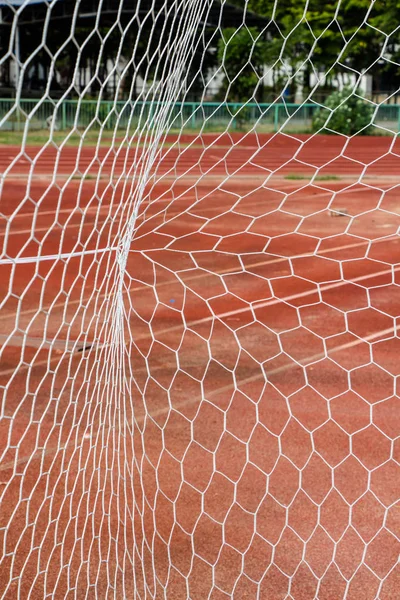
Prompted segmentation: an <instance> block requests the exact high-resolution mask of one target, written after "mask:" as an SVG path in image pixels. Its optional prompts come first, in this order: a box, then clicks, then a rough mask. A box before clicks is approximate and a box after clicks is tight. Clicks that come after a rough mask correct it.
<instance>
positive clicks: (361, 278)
mask: <svg viewBox="0 0 400 600" xmlns="http://www.w3.org/2000/svg"><path fill="white" fill-rule="evenodd" d="M397 271H400V267H397V268H394V269H385V270H384V271H377V272H376V273H369V274H368V275H359V276H358V277H354V278H353V279H346V280H340V281H336V282H335V283H328V284H326V285H322V286H317V288H316V289H312V290H307V291H306V292H298V293H297V294H291V295H290V296H284V297H283V298H277V297H275V298H272V299H269V300H265V301H264V302H260V303H258V302H253V303H251V304H250V305H248V306H245V307H244V308H237V309H235V310H230V311H227V312H224V313H220V314H212V315H210V316H208V317H203V318H202V319H197V320H195V321H189V322H188V323H187V327H191V326H193V325H202V324H203V323H208V322H209V321H213V320H214V319H224V318H226V317H233V316H236V315H239V314H243V313H247V312H252V313H253V312H254V311H256V310H258V309H260V308H266V307H268V306H274V305H276V304H281V303H285V302H290V301H291V300H297V299H300V298H306V297H307V296H312V295H313V294H318V295H320V294H321V293H322V292H326V291H329V290H332V289H335V288H339V287H343V286H346V285H349V284H350V283H358V282H359V281H365V280H367V279H372V278H374V277H379V276H381V275H388V274H391V273H393V272H397ZM320 302H323V300H320ZM180 329H182V325H174V326H173V327H168V328H166V329H160V330H159V331H157V332H156V336H158V335H160V334H161V335H163V334H164V333H170V332H172V331H179V330H180ZM147 337H149V334H145V335H142V336H138V337H136V340H141V339H146V338H147Z"/></svg>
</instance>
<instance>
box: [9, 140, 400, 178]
mask: <svg viewBox="0 0 400 600" xmlns="http://www.w3.org/2000/svg"><path fill="white" fill-rule="evenodd" d="M166 142H167V143H168V144H172V146H171V147H170V148H167V149H165V148H164V149H163V151H162V153H160V154H159V155H158V156H157V158H156V160H155V163H154V164H153V165H152V168H153V169H154V168H155V167H157V170H158V172H159V173H160V174H165V173H171V175H174V176H176V175H183V174H186V175H193V176H196V177H198V176H199V175H201V174H203V173H208V174H215V175H221V174H226V173H227V174H230V175H232V174H234V173H240V174H253V175H254V174H259V175H263V176H267V175H269V174H270V173H271V172H274V173H276V174H277V175H280V174H283V175H284V174H287V173H304V174H305V173H306V174H313V173H315V172H316V171H317V170H318V174H319V175H324V174H325V175H332V174H335V175H342V176H344V175H357V176H360V175H361V174H362V173H363V175H365V176H371V177H376V176H382V175H386V176H391V177H392V176H394V175H395V174H396V173H398V172H399V171H400V141H399V140H398V139H397V138H395V139H393V138H392V137H373V138H372V137H357V138H353V139H348V138H346V137H341V136H306V135H283V134H275V135H270V134H257V135H256V134H254V133H251V134H231V135H228V134H223V135H216V134H210V135H203V136H202V137H200V136H189V135H182V136H181V137H180V138H179V140H178V139H177V138H176V137H174V136H169V137H168V138H167V139H166ZM175 143H176V144H175ZM174 144H175V145H174ZM147 160H148V157H147V155H146V153H145V152H144V151H143V149H142V148H136V147H131V148H128V147H127V146H126V145H124V144H122V145H120V147H118V144H115V145H114V147H113V148H107V147H100V148H99V149H98V150H97V149H96V148H95V147H88V146H85V145H83V147H82V148H76V147H70V146H65V147H63V148H61V149H56V148H55V147H54V145H53V144H51V145H49V146H48V147H47V148H39V147H29V148H27V149H26V150H25V152H23V153H20V148H19V147H12V146H8V147H3V148H1V149H0V171H1V172H3V173H4V172H6V171H7V173H8V174H9V175H10V176H20V175H23V174H28V173H29V172H30V170H31V169H33V171H32V172H33V173H34V174H35V175H43V174H51V173H56V174H57V175H73V174H79V173H86V172H87V173H91V174H96V173H99V172H100V173H101V174H102V175H104V176H108V175H109V174H110V173H113V174H114V175H119V174H121V173H124V174H130V175H140V170H141V169H143V168H144V166H145V165H146V161H147Z"/></svg>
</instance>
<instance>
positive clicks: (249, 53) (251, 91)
mask: <svg viewBox="0 0 400 600" xmlns="http://www.w3.org/2000/svg"><path fill="white" fill-rule="evenodd" d="M217 57H218V61H219V63H220V64H222V65H223V68H224V72H225V78H224V83H223V90H224V93H225V94H226V96H227V98H228V100H229V101H231V102H247V101H248V100H250V99H251V98H256V99H259V98H260V96H261V94H262V73H263V65H264V62H265V60H264V59H265V42H264V41H263V40H262V39H261V38H260V34H259V31H258V30H257V29H256V28H255V27H245V26H242V27H240V28H239V29H235V28H234V27H227V28H226V29H223V30H222V37H221V39H220V40H219V42H218V51H217Z"/></svg>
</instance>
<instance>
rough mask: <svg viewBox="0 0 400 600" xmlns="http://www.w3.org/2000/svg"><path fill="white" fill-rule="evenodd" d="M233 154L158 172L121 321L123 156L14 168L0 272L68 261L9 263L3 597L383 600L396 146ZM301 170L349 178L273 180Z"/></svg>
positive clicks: (322, 141) (391, 442)
mask: <svg viewBox="0 0 400 600" xmlns="http://www.w3.org/2000/svg"><path fill="white" fill-rule="evenodd" d="M298 140H300V142H305V143H304V145H303V146H301V143H300V146H299V141H298ZM170 141H171V142H172V140H170ZM191 142H193V144H194V146H196V147H190V143H191ZM233 142H234V144H236V146H235V147H234V148H233V149H232V150H231V149H230V148H231V146H230V144H232V139H229V138H228V137H227V136H225V137H223V138H219V139H218V140H217V136H214V137H212V136H204V137H203V139H197V140H189V139H182V138H181V144H183V146H184V147H183V148H182V150H181V152H180V153H179V160H177V156H178V150H176V149H174V148H171V149H170V150H168V151H167V152H166V154H165V156H164V158H163V159H162V160H161V163H160V164H159V165H158V169H157V173H158V181H153V182H151V183H149V185H148V187H147V189H146V191H145V196H144V200H143V203H142V206H141V210H140V213H139V217H138V219H137V221H136V228H135V235H134V238H133V241H132V244H131V246H130V252H129V255H128V259H127V266H126V272H125V276H124V280H123V288H122V295H121V298H122V300H121V301H120V302H122V304H121V303H120V304H118V301H117V300H116V298H117V296H118V293H117V292H118V288H117V287H116V285H115V284H114V281H115V278H116V275H117V274H118V268H117V263H116V260H115V259H116V251H115V250H110V251H108V250H107V249H110V248H115V247H117V245H118V243H119V242H120V241H121V240H122V239H123V237H124V233H125V232H126V230H125V229H124V225H125V224H126V222H127V221H128V220H129V216H130V215H131V208H130V204H129V198H130V197H131V196H130V194H132V193H134V189H135V187H134V184H133V183H131V184H130V185H132V186H133V187H132V188H130V187H129V186H128V187H127V184H126V183H125V182H124V181H123V178H120V177H119V176H120V174H121V173H123V174H128V175H134V172H133V171H131V170H130V168H129V169H127V168H126V167H124V164H123V159H122V157H120V158H119V159H118V160H117V162H116V166H115V170H113V168H112V160H113V159H112V158H111V157H110V158H109V159H105V153H106V150H104V149H101V151H100V158H99V157H98V158H99V160H95V161H93V151H92V150H91V149H85V150H84V152H82V154H81V156H78V158H77V150H76V149H73V148H66V149H65V150H63V151H62V152H61V154H60V155H59V161H60V162H58V163H57V164H56V165H55V162H54V158H55V155H56V154H55V151H54V150H49V151H46V152H44V154H43V156H42V158H40V159H37V160H36V159H35V160H34V161H33V163H32V162H30V161H31V159H32V158H33V157H34V156H37V152H38V149H34V148H29V149H28V150H27V151H26V153H25V155H24V160H25V162H23V161H22V159H21V160H18V162H16V163H15V165H14V167H12V168H11V169H10V170H9V171H8V175H7V178H6V181H5V184H4V188H3V198H2V213H3V215H4V217H3V227H2V229H1V231H0V236H1V237H0V239H1V241H2V242H4V248H5V251H6V254H5V256H6V257H8V258H11V257H17V256H18V257H19V258H20V259H21V258H23V257H25V258H28V259H29V258H32V257H36V256H38V255H40V256H42V257H49V256H51V255H60V254H61V255H62V254H70V253H75V254H76V256H75V257H74V258H69V259H66V258H64V259H62V258H60V259H52V260H43V261H42V262H39V263H38V262H37V261H35V262H29V261H28V262H26V263H19V264H14V265H12V264H1V265H0V281H1V287H2V292H3V294H4V297H5V302H4V305H3V310H2V314H1V317H0V340H1V342H2V343H4V352H3V355H2V362H1V368H0V383H1V385H2V386H4V389H5V390H6V392H5V396H4V398H5V403H4V411H5V412H4V414H5V417H6V418H5V419H3V421H2V430H1V436H0V440H1V441H0V444H1V445H0V449H4V450H5V454H4V456H3V460H2V466H1V471H0V483H1V485H2V491H3V492H4V497H3V506H4V510H2V516H1V522H2V525H3V526H6V527H7V530H6V531H5V530H3V531H2V533H3V535H4V536H5V538H4V539H5V542H4V543H5V546H4V547H5V549H6V555H5V559H4V561H3V566H2V569H3V570H2V572H1V573H0V581H1V582H2V584H1V585H2V586H4V585H5V584H4V583H3V582H6V583H7V582H8V580H9V577H10V574H11V576H12V578H13V581H12V583H11V585H10V586H9V587H4V590H6V592H5V596H4V597H5V598H7V600H8V599H10V600H11V599H14V598H17V597H18V593H19V594H20V597H21V598H28V597H29V590H31V597H32V598H42V597H44V590H46V591H47V593H48V594H50V596H49V597H54V598H61V597H67V598H111V597H121V598H122V597H133V593H134V591H133V590H136V592H137V593H138V594H139V593H140V594H141V596H140V597H144V596H145V592H144V588H143V586H144V576H145V577H146V580H147V586H148V588H147V594H148V595H149V597H151V595H153V596H155V597H156V598H162V597H164V596H163V590H164V588H166V590H167V592H166V594H167V597H168V598H169V599H175V598H176V599H180V598H186V597H190V598H199V599H202V598H207V597H209V594H211V590H213V592H212V595H210V597H211V598H212V599H213V600H215V599H218V600H219V599H220V598H221V599H222V598H229V597H232V596H233V597H234V598H237V599H238V600H239V599H242V598H251V599H253V598H254V599H255V598H259V599H262V600H264V599H265V600H275V598H276V599H278V598H279V599H280V598H289V597H290V598H294V599H295V600H309V599H311V598H318V599H319V600H332V599H337V598H338V599H339V598H348V599H351V600H356V599H357V600H358V599H359V600H361V599H362V600H364V599H373V598H379V599H380V600H387V599H389V598H390V599H394V598H397V595H396V594H398V589H399V583H400V581H399V578H400V570H399V567H398V556H399V552H400V541H399V539H400V510H399V507H400V502H399V501H400V487H399V481H400V466H399V464H400V445H399V439H400V422H399V417H398V415H399V409H400V400H399V398H398V395H397V394H398V389H397V385H398V376H399V375H400V369H399V360H398V356H399V351H400V342H399V339H398V327H399V321H398V318H399V317H400V308H399V307H400V258H399V257H400V251H399V249H400V239H399V236H398V229H399V226H400V198H399V194H398V190H397V187H396V185H395V184H394V182H393V178H394V176H395V175H396V173H397V172H398V171H397V164H398V161H399V160H400V157H398V156H397V154H396V153H395V151H396V148H394V147H393V148H392V149H391V146H390V145H391V142H392V140H391V139H390V138H377V139H374V140H373V141H372V140H370V139H367V140H366V139H365V138H364V139H363V138H358V139H356V140H351V141H350V144H349V146H348V147H347V148H344V147H343V144H344V142H345V140H344V139H343V140H342V139H341V138H339V137H337V138H323V137H322V138H313V139H312V140H310V141H308V139H307V138H305V137H304V136H296V138H294V137H292V136H291V137H287V136H276V137H268V136H265V137H263V136H258V143H259V146H261V147H262V148H261V149H260V150H259V151H257V152H256V149H257V145H256V138H255V137H254V136H246V137H245V138H243V139H242V138H240V137H236V138H235V137H234V136H233ZM202 145H207V149H206V151H205V152H203V150H202V148H201V146H202ZM299 147H300V152H299V153H298V154H296V151H297V149H298V148H299ZM390 149H391V150H392V151H391V153H389V151H390ZM132 152H133V151H132ZM341 152H343V154H344V155H346V157H345V156H344V155H343V156H342V157H341V158H340V159H338V160H334V159H335V157H337V156H338V154H340V153H341ZM140 153H141V155H142V156H143V152H142V150H140V152H139V154H140ZM139 154H138V157H139V158H138V164H143V161H142V159H141V158H140V156H139ZM16 155H17V150H14V149H10V148H7V149H4V148H3V149H2V151H1V153H0V165H1V166H0V170H2V171H3V172H5V171H6V170H7V167H9V166H10V164H11V163H12V157H15V156H16ZM250 157H253V158H252V164H248V162H247V161H248V160H249V158H250ZM380 157H382V158H380ZM128 164H129V165H132V155H129V156H128ZM32 165H33V173H32V174H33V175H34V177H33V178H31V184H30V186H29V187H28V186H27V179H26V175H27V174H28V171H29V168H30V166H32ZM54 168H55V170H56V172H57V175H63V174H64V175H66V176H69V175H72V174H74V173H91V174H92V175H94V174H96V173H98V172H99V171H100V173H101V175H102V179H101V180H100V182H99V183H98V182H97V181H95V180H92V179H89V178H87V179H82V180H77V179H70V180H68V177H64V179H62V181H58V180H57V181H54V180H52V178H51V175H52V172H53V171H54ZM316 168H318V169H319V170H318V175H319V176H320V175H323V174H324V173H325V174H330V175H336V176H337V177H339V178H340V179H337V180H333V181H329V180H327V181H325V180H323V181H322V180H320V181H317V180H316V181H315V182H314V184H313V185H310V184H309V183H308V181H307V180H306V181H303V180H293V181H292V180H287V179H284V178H282V177H280V175H283V174H284V173H288V172H290V173H295V172H297V173H301V174H304V175H305V176H306V175H310V174H313V173H314V172H315V170H316ZM271 172H273V173H274V179H272V180H271V181H269V182H268V183H264V185H263V184H262V181H261V180H262V178H263V177H264V176H268V174H269V173H271ZM111 173H112V174H113V175H115V178H111V177H110V174H111ZM200 173H207V174H208V176H206V177H202V178H201V180H198V177H199V174H200ZM361 173H363V174H364V175H363V177H364V178H363V179H361V180H360V174H361ZM258 175H261V176H262V177H261V178H259V177H258ZM103 176H104V177H103ZM212 176H215V177H212ZM352 177H353V179H352ZM343 208H345V209H346V211H347V216H345V217H335V216H329V214H330V211H333V214H334V215H335V214H336V212H335V211H339V212H340V211H342V210H343ZM11 215H12V218H10V217H11ZM121 223H122V227H121ZM88 250H89V251H93V252H95V251H96V252H97V253H93V254H89V253H88ZM103 250H104V252H103ZM99 251H100V252H99ZM9 281H11V282H12V287H11V288H10V286H9ZM117 306H123V308H124V311H125V318H124V321H123V327H122V331H123V333H124V343H123V346H121V345H119V346H118V344H114V346H112V345H110V339H114V341H115V338H112V336H111V333H112V332H113V331H114V332H115V331H116V330H118V328H116V326H115V319H116V318H117V316H116V315H117V312H116V310H114V309H115V307H117ZM110 307H112V309H111V311H110ZM110 332H111V333H110ZM110 336H111V337H110ZM121 347H122V348H123V349H122V354H120V355H118V352H119V350H118V349H116V348H121ZM124 349H125V350H126V351H125V352H124ZM116 365H120V366H121V365H123V368H124V369H125V375H126V381H128V382H129V386H130V387H129V386H128V387H129V389H128V388H123V390H122V391H121V393H120V394H116V393H115V392H114V391H113V389H114V388H113V387H112V385H111V384H110V381H109V379H110V374H111V377H114V378H116V379H117V380H118V377H119V373H120V372H119V371H118V366H116ZM105 367H106V368H105ZM130 373H131V374H132V377H130ZM107 374H108V379H107ZM71 400H73V401H72V402H71ZM32 548H34V549H35V550H32ZM134 548H135V549H136V551H134ZM105 556H107V560H106V562H105V563H104V562H101V560H103V561H104V557H105ZM122 565H125V567H124V568H125V574H123V572H122V571H121V568H122ZM132 565H134V567H132ZM117 566H118V567H119V568H117ZM132 573H135V577H136V579H135V580H134V579H133V576H132ZM123 582H125V583H123ZM124 586H125V587H124ZM0 589H1V588H0ZM87 590H88V591H87ZM95 590H97V592H95ZM112 590H115V594H116V596H114V591H112ZM67 591H68V592H69V593H68V594H67ZM51 594H53V596H51ZM289 594H290V595H289ZM138 597H139V596H138Z"/></svg>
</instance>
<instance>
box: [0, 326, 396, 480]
mask: <svg viewBox="0 0 400 600" xmlns="http://www.w3.org/2000/svg"><path fill="white" fill-rule="evenodd" d="M399 329H400V325H398V326H396V327H394V328H390V329H382V330H380V331H377V332H375V333H373V334H370V335H368V336H366V337H365V338H363V339H361V338H359V339H356V340H353V341H351V342H347V343H346V344H340V345H338V346H334V347H333V348H330V349H329V351H328V352H320V353H317V354H312V355H310V356H307V357H306V358H304V359H301V360H298V361H296V360H293V359H292V360H291V362H288V363H287V364H286V365H282V366H281V367H278V368H276V369H272V370H271V371H267V372H264V371H263V372H262V373H257V374H256V375H252V376H250V377H245V378H243V379H239V380H237V381H235V382H234V383H230V384H228V385H224V386H221V387H219V388H218V389H216V390H213V391H212V392H209V393H207V398H205V397H204V396H193V397H191V398H189V399H188V400H184V401H182V402H179V403H175V404H174V405H173V406H171V405H170V404H168V405H167V406H164V407H162V408H159V409H157V410H153V411H148V412H146V413H145V414H142V415H138V416H137V417H136V418H135V423H137V424H143V423H144V422H145V420H146V419H147V418H148V417H151V418H156V417H159V416H161V415H164V414H167V413H170V412H171V411H172V410H176V411H179V410H180V409H183V408H186V407H187V406H190V405H193V404H195V403H197V402H202V401H203V400H207V401H208V400H209V399H212V398H213V397H215V396H218V395H219V394H221V393H223V392H228V391H230V392H232V391H233V390H237V389H240V387H241V386H242V385H246V384H248V383H253V382H256V381H260V380H261V381H264V382H265V383H267V382H268V377H271V376H272V375H277V374H279V373H284V372H286V371H290V370H291V369H294V368H296V367H299V366H300V367H301V366H304V365H310V364H312V363H313V362H317V361H319V360H321V359H324V358H326V357H328V356H329V355H331V354H334V353H336V352H340V351H342V350H347V349H349V348H355V347H356V346H358V345H359V344H362V343H364V342H371V341H373V340H374V339H377V338H381V337H383V336H386V335H389V334H393V333H394V332H397V331H398V330H399ZM44 364H47V361H46V363H44ZM38 366H39V365H38ZM168 366H172V365H165V364H163V365H159V366H156V367H153V369H151V370H150V374H151V372H154V370H159V369H165V368H168ZM172 368H173V367H172ZM138 372H149V371H148V369H147V367H145V368H143V369H139V370H138ZM144 400H145V401H146V399H144ZM85 437H87V433H86V434H85V435H83V436H82V437H81V439H80V444H82V442H83V440H84V439H85ZM65 449H66V446H54V447H52V448H48V449H43V450H37V451H35V452H33V453H32V454H29V455H25V456H22V457H21V458H19V459H18V460H17V461H9V462H7V463H4V464H2V465H1V466H0V471H6V470H11V469H14V468H15V467H16V466H17V465H20V464H25V463H27V462H29V461H31V460H35V459H42V458H43V457H44V456H45V455H46V456H47V455H54V454H57V452H60V451H63V450H65ZM2 484H3V485H6V482H5V481H0V485H2Z"/></svg>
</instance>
